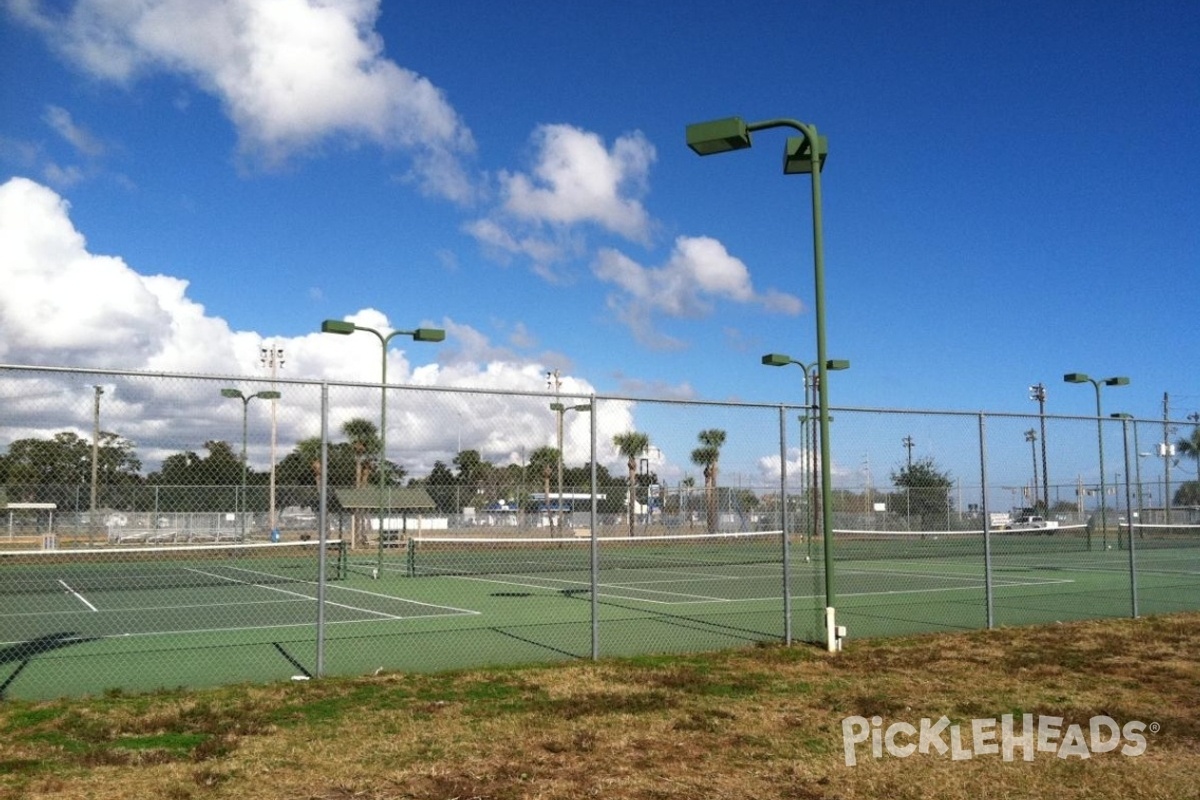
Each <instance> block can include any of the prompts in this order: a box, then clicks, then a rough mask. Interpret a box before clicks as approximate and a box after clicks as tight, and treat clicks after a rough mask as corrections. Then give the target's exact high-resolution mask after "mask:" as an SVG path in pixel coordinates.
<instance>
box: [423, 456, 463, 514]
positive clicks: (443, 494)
mask: <svg viewBox="0 0 1200 800" xmlns="http://www.w3.org/2000/svg"><path fill="white" fill-rule="evenodd" d="M457 483H458V479H457V478H455V476H454V473H453V472H451V471H450V468H449V467H447V466H446V464H445V462H443V461H435V462H433V469H431V470H430V471H429V474H428V475H427V476H425V477H424V478H422V479H421V480H419V481H417V482H416V484H417V485H423V486H424V487H425V490H426V491H427V492H429V496H430V497H431V498H433V502H434V503H436V504H437V507H438V511H440V512H442V513H443V514H457V513H459V512H460V511H461V510H462V509H461V508H460V507H459V504H458V502H457V499H458V498H457V489H458V486H457Z"/></svg>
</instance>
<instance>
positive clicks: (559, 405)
mask: <svg viewBox="0 0 1200 800" xmlns="http://www.w3.org/2000/svg"><path fill="white" fill-rule="evenodd" d="M550 410H551V411H565V410H566V406H564V405H563V404H562V403H551V404H550Z"/></svg>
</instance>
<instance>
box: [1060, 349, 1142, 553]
mask: <svg viewBox="0 0 1200 800" xmlns="http://www.w3.org/2000/svg"><path fill="white" fill-rule="evenodd" d="M1063 380H1064V381H1066V382H1067V383H1090V384H1091V385H1092V386H1093V387H1095V389H1096V441H1097V442H1098V443H1099V446H1100V536H1101V543H1102V544H1104V545H1105V546H1106V547H1107V544H1108V514H1107V511H1106V506H1107V505H1108V495H1107V494H1105V491H1106V489H1105V486H1104V423H1103V421H1102V417H1103V412H1101V411H1100V387H1101V386H1128V385H1129V378H1126V377H1122V376H1118V377H1115V378H1102V379H1100V380H1097V379H1095V378H1089V377H1088V376H1087V375H1086V374H1085V373H1083V372H1068V373H1067V374H1066V375H1063ZM1091 546H1092V541H1091V529H1090V528H1089V529H1088V549H1089V550H1090V549H1091Z"/></svg>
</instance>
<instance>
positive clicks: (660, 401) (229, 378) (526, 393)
mask: <svg viewBox="0 0 1200 800" xmlns="http://www.w3.org/2000/svg"><path fill="white" fill-rule="evenodd" d="M0 372H43V373H46V372H49V373H58V374H64V375H95V376H119V377H126V378H157V379H173V380H203V381H214V382H217V381H219V382H241V383H248V384H262V385H264V386H271V385H280V384H282V385H290V386H312V387H331V386H336V387H341V388H376V389H378V388H383V387H387V388H389V389H403V390H405V391H412V392H429V393H438V394H460V395H498V394H501V395H508V396H510V397H529V398H535V399H539V400H543V399H545V398H546V397H547V396H548V395H547V394H546V392H545V390H540V391H539V390H533V389H530V390H521V389H496V388H472V387H464V386H431V385H419V384H407V383H387V384H383V383H379V382H377V381H340V380H339V381H334V380H327V379H317V378H285V377H282V376H276V377H263V376H259V375H217V374H201V373H189V372H148V371H142V370H131V369H112V368H106V369H101V368H96V367H54V366H37V365H32V364H0ZM556 397H559V398H562V399H566V400H571V399H578V400H588V401H592V402H594V401H597V400H599V401H610V402H624V403H653V404H657V405H680V406H711V407H725V408H746V409H760V410H761V409H771V410H776V411H778V410H780V409H782V410H783V411H785V412H790V411H804V410H806V409H807V408H808V406H807V405H805V404H804V403H792V402H780V401H776V402H763V401H746V400H703V399H698V398H687V399H680V398H670V397H635V396H631V395H621V394H606V393H599V392H592V393H582V392H561V393H559V394H558V395H556ZM829 411H830V413H834V412H842V413H873V414H933V415H939V416H954V417H974V418H980V417H987V418H1012V419H1031V418H1041V417H1043V416H1044V417H1045V418H1046V419H1055V420H1091V421H1096V420H1097V419H1101V420H1109V419H1110V418H1109V417H1096V416H1094V415H1086V414H1085V415H1078V414H1044V415H1043V414H1039V413H1036V412H1018V411H985V410H982V409H979V410H974V411H964V410H954V409H930V408H888V407H884V406H839V405H831V406H830V407H829ZM1126 421H1127V422H1131V423H1134V424H1138V423H1145V424H1155V425H1162V424H1164V422H1165V423H1166V424H1168V425H1187V426H1193V425H1196V424H1197V422H1196V421H1195V420H1190V419H1175V420H1171V419H1168V420H1163V419H1161V418H1158V419H1150V418H1138V417H1130V418H1128V419H1127V420H1126ZM1118 422H1120V420H1118V419H1111V420H1110V423H1109V424H1116V423H1118Z"/></svg>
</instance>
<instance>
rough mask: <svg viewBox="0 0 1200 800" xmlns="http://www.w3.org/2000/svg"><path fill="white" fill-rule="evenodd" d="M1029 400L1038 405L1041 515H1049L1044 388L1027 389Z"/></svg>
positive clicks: (1048, 475)
mask: <svg viewBox="0 0 1200 800" xmlns="http://www.w3.org/2000/svg"><path fill="white" fill-rule="evenodd" d="M1029 399H1030V400H1036V401H1037V404H1038V417H1039V418H1040V420H1041V427H1042V513H1044V514H1047V515H1048V514H1049V513H1050V473H1049V472H1047V471H1046V387H1045V386H1043V385H1042V384H1040V383H1035V384H1034V385H1033V386H1030V387H1029Z"/></svg>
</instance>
